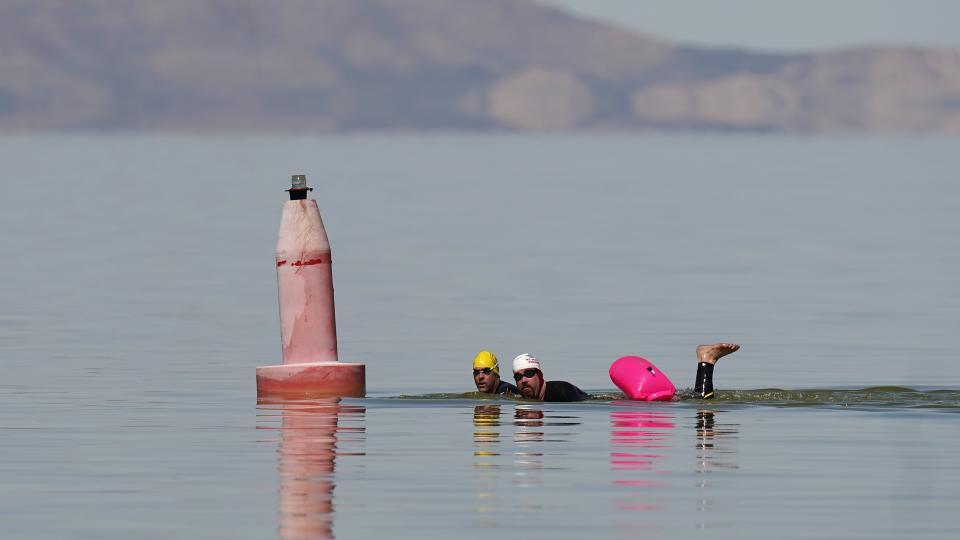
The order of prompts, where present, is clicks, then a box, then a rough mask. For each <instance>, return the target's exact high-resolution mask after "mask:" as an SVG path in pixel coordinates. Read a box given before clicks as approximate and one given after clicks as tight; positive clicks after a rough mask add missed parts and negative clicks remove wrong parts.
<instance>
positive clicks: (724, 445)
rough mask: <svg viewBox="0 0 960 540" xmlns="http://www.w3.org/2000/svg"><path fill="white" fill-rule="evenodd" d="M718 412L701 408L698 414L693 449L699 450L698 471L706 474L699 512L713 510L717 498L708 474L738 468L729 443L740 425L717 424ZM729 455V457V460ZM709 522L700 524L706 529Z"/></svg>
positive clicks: (698, 501)
mask: <svg viewBox="0 0 960 540" xmlns="http://www.w3.org/2000/svg"><path fill="white" fill-rule="evenodd" d="M716 412H717V411H714V410H709V409H700V410H698V411H697V416H696V419H697V422H696V430H697V442H696V444H695V445H694V448H695V449H696V451H697V473H699V474H701V475H703V476H701V477H700V480H699V481H698V482H697V488H698V491H699V497H698V499H697V511H698V512H710V511H711V510H712V509H713V503H714V500H713V497H712V496H711V488H712V487H713V485H712V483H711V481H710V479H709V476H708V475H709V474H710V473H712V472H714V470H716V469H737V468H738V466H737V464H736V462H735V461H734V460H733V457H735V453H736V452H735V449H734V448H733V447H732V445H730V444H729V443H728V442H727V441H728V440H730V439H736V438H737V426H736V424H719V427H718V425H717V424H716V420H715V415H716ZM727 456H730V458H729V459H728V458H727ZM704 519H705V518H704ZM710 525H711V524H710V523H706V522H701V523H698V525H697V526H698V527H700V528H706V527H709V526H710Z"/></svg>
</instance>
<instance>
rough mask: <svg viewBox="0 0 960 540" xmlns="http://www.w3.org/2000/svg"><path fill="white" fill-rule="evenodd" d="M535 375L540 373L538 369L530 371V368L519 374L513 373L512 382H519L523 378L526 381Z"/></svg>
mask: <svg viewBox="0 0 960 540" xmlns="http://www.w3.org/2000/svg"><path fill="white" fill-rule="evenodd" d="M537 373H540V370H539V369H532V368H531V369H525V370H523V371H520V372H518V373H514V374H513V380H515V381H518V382H519V381H520V379H523V378H524V377H526V378H527V379H529V378H530V377H533V376H535V375H536V374H537Z"/></svg>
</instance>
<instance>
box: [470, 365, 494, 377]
mask: <svg viewBox="0 0 960 540" xmlns="http://www.w3.org/2000/svg"><path fill="white" fill-rule="evenodd" d="M492 372H493V369H492V368H488V367H485V368H480V369H475V370H473V376H474V377H476V376H477V375H479V374H481V373H483V374H484V375H489V374H490V373H492Z"/></svg>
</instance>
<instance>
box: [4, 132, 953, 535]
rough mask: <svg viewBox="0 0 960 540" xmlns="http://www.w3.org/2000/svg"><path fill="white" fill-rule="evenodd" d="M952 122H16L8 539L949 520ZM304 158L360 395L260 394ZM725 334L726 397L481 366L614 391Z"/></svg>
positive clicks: (921, 525)
mask: <svg viewBox="0 0 960 540" xmlns="http://www.w3.org/2000/svg"><path fill="white" fill-rule="evenodd" d="M956 148H957V141H956V140H947V139H895V138H872V139H860V138H832V139H824V138H790V137H763V136H727V137H722V136H679V135H678V136H633V135H629V136H628V135H618V136H554V137H524V136H467V135H456V136H429V137H428V136H415V135H402V136H400V135H398V136H389V137H388V136H352V137H154V136H133V135H131V136H110V137H107V136H79V135H78V136H63V137H54V136H38V137H5V138H2V139H0V163H3V171H4V175H3V187H4V189H3V193H2V195H0V226H2V234H0V257H2V261H3V264H2V265H0V360H2V366H3V368H4V372H3V375H4V376H3V378H2V379H0V436H2V440H3V442H2V443H0V479H2V482H0V530H2V531H3V534H2V535H3V538H15V539H20V538H23V539H55V538H91V539H94V538H95V539H112V538H125V539H126V538H163V539H167V538H230V539H238V538H283V539H306V538H332V537H339V538H344V539H346V538H368V537H374V536H375V535H377V536H384V537H386V536H389V537H391V538H422V537H425V536H428V535H429V536H431V537H439V538H443V537H456V538H481V537H490V536H491V535H498V536H501V537H502V536H506V537H514V536H516V537H520V536H523V537H530V538H558V537H591V538H636V537H650V538H688V537H690V536H691V535H698V534H704V533H706V534H711V533H716V535H717V536H718V537H720V538H725V537H733V536H734V535H736V536H738V537H745V538H759V537H770V536H775V537H778V538H811V537H830V538H870V539H877V538H890V539H894V538H897V539H900V538H952V537H953V536H954V535H955V531H953V527H952V518H953V511H954V509H955V508H956V507H957V506H958V504H960V465H958V464H957V461H956V459H955V454H956V449H957V448H960V430H958V429H957V425H958V423H957V421H958V419H960V417H958V416H957V413H958V412H960V370H958V369H957V368H956V363H957V359H956V355H955V349H956V343H957V339H956V338H957V334H958V332H957V331H958V329H960V218H958V217H957V216H958V215H960V187H958V184H957V182H956V170H957V169H958V158H957V155H958V154H957V151H956ZM299 172H304V173H306V174H307V175H308V180H309V182H310V184H311V185H312V186H314V187H315V188H316V189H315V191H314V192H313V195H314V196H315V197H316V198H317V199H318V201H319V205H320V209H321V212H322V214H323V217H324V222H325V224H326V228H327V232H328V234H329V235H330V239H331V243H332V244H333V254H334V281H335V284H336V287H337V322H338V336H339V343H340V358H341V360H344V361H351V362H363V363H365V364H366V365H367V388H368V397H367V398H365V399H344V400H339V401H338V400H330V399H326V400H306V401H300V402H261V403H257V398H256V389H255V384H254V368H255V367H256V366H258V365H266V364H274V363H279V362H280V347H279V325H278V318H277V307H276V289H275V265H274V261H273V248H274V242H275V235H276V227H277V225H278V219H279V209H280V206H281V204H282V202H283V200H284V199H285V197H286V193H285V192H284V191H283V190H284V189H286V188H287V187H288V181H289V175H290V174H291V173H299ZM720 340H724V341H735V342H738V343H740V344H742V345H743V349H742V350H741V351H739V352H737V353H736V354H734V355H733V356H730V357H728V358H724V359H723V360H721V362H720V365H719V366H718V368H717V373H716V376H715V383H716V386H717V388H719V389H720V390H721V392H720V395H719V399H717V400H714V401H712V402H698V401H684V402H679V403H661V404H639V403H630V402H622V401H616V400H614V401H609V400H604V399H601V400H595V401H590V402H585V403H578V404H537V403H528V402H522V401H512V400H498V399H480V398H478V397H477V396H475V395H465V394H463V392H467V391H469V390H470V389H471V388H472V382H471V377H470V374H469V370H470V365H469V362H470V359H471V358H472V357H473V355H474V354H475V353H476V352H477V351H478V350H480V349H489V350H492V351H494V352H495V353H496V354H497V355H498V356H499V357H500V359H501V362H502V363H505V364H508V363H509V360H510V359H511V358H512V357H513V356H514V355H516V354H519V353H521V352H530V353H533V354H535V355H536V356H538V357H539V358H540V359H541V360H542V361H543V365H544V370H545V372H546V374H547V378H548V379H563V380H568V381H572V382H574V383H576V384H578V385H579V386H580V387H582V388H584V389H586V390H589V391H592V392H594V393H601V394H603V393H607V394H609V393H611V392H612V388H613V386H612V384H611V383H610V381H609V379H608V377H607V374H606V370H607V367H608V366H609V364H610V363H611V362H612V361H613V360H614V359H616V358H617V357H619V356H622V355H627V354H639V355H642V356H645V357H646V358H649V359H650V360H652V361H654V362H655V363H657V365H658V366H659V367H660V368H662V369H663V370H664V371H665V372H667V373H668V374H669V375H670V376H671V377H672V378H673V380H674V382H676V383H677V384H678V386H681V387H683V386H689V385H691V384H692V381H693V375H694V372H695V364H694V356H693V351H694V348H695V347H696V345H697V344H699V343H704V342H712V341H720ZM876 387H882V388H876ZM777 389H780V390H777ZM865 389H866V390H865ZM438 394H443V395H438Z"/></svg>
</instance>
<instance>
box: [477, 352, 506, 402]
mask: <svg viewBox="0 0 960 540" xmlns="http://www.w3.org/2000/svg"><path fill="white" fill-rule="evenodd" d="M473 383H474V384H476V385H477V390H479V391H480V392H483V393H484V394H496V393H497V388H498V387H499V386H500V364H499V363H498V362H497V357H496V356H494V354H493V353H492V352H490V351H480V352H479V353H477V356H476V357H474V359H473Z"/></svg>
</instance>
